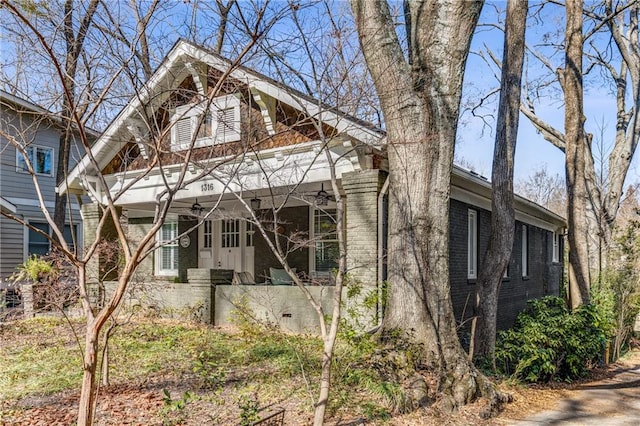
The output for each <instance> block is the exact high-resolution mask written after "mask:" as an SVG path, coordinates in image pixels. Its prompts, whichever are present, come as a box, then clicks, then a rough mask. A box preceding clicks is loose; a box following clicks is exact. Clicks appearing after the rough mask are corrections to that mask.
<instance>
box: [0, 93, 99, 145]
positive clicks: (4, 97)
mask: <svg viewBox="0 0 640 426" xmlns="http://www.w3.org/2000/svg"><path fill="white" fill-rule="evenodd" d="M0 105H3V106H6V107H7V108H9V109H11V110H13V111H15V112H17V113H26V114H34V115H35V114H38V115H42V116H44V117H46V118H47V119H48V120H50V121H51V122H52V123H54V124H55V125H57V126H62V125H63V123H62V119H61V118H60V114H59V113H55V112H51V111H49V110H48V109H45V108H43V107H41V106H40V105H37V104H35V103H33V102H31V101H28V100H26V99H24V98H21V97H19V96H16V95H12V94H11V93H9V92H5V91H4V90H2V89H0ZM85 131H86V132H87V133H88V134H89V135H90V136H92V137H94V138H97V137H98V136H99V135H100V133H99V132H98V131H96V130H93V129H91V128H89V127H86V126H85Z"/></svg>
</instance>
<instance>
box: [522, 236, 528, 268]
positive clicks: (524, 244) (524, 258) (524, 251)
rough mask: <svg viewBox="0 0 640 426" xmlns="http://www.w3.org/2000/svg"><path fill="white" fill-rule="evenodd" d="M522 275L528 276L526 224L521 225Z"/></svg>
mask: <svg viewBox="0 0 640 426" xmlns="http://www.w3.org/2000/svg"><path fill="white" fill-rule="evenodd" d="M522 276H523V277H527V276H529V232H528V229H527V225H522Z"/></svg>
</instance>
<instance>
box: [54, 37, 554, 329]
mask: <svg viewBox="0 0 640 426" xmlns="http://www.w3.org/2000/svg"><path fill="white" fill-rule="evenodd" d="M92 153H93V157H94V158H95V160H96V162H97V164H98V166H99V168H100V170H99V172H100V173H101V174H102V175H103V176H104V180H105V182H106V187H103V186H102V185H101V184H100V180H99V179H97V175H98V171H97V170H96V169H95V167H94V166H93V165H92V163H91V161H90V160H89V159H88V158H87V157H85V158H83V159H82V160H81V161H80V162H79V163H78V165H77V166H76V167H75V168H74V169H73V170H72V171H71V172H70V173H69V176H68V179H67V180H66V182H64V183H63V184H62V185H61V186H60V187H59V191H62V192H65V191H70V192H74V193H82V194H88V195H89V196H90V197H91V198H92V199H93V201H94V203H104V201H105V199H106V198H105V197H107V196H111V197H114V199H115V200H116V201H115V203H116V205H117V206H118V207H119V208H121V209H122V212H123V217H124V218H126V221H127V223H128V227H127V229H128V232H129V238H130V239H131V240H132V242H135V241H136V238H139V236H140V235H141V234H142V233H144V231H145V230H147V229H149V227H150V226H151V224H152V223H153V220H154V219H153V217H154V211H155V208H156V206H157V205H158V203H162V202H163V199H164V197H166V193H167V190H168V188H175V189H176V191H175V195H174V202H173V203H172V204H171V208H170V214H169V216H168V219H167V221H166V223H165V224H164V225H163V227H162V229H161V231H160V232H159V233H158V234H157V236H156V242H157V245H158V248H157V249H156V250H155V252H154V255H153V256H151V257H149V258H147V259H146V260H145V262H144V264H143V265H141V267H140V269H139V272H140V275H141V276H144V277H145V282H146V284H147V285H146V286H145V294H146V296H149V295H150V294H153V295H154V297H155V299H153V300H154V301H155V302H153V303H156V302H158V301H159V302H161V303H160V304H161V305H162V306H171V307H172V309H173V308H179V307H184V306H192V305H194V304H196V303H197V302H198V301H199V302H201V303H202V304H203V305H202V306H204V308H203V309H204V314H203V316H204V320H205V321H208V322H213V323H216V324H222V323H225V322H227V321H228V320H229V318H228V316H229V313H230V311H231V310H232V309H233V302H234V300H236V299H237V298H238V297H240V296H241V295H246V296H248V297H249V304H250V306H251V308H252V309H253V310H254V312H256V314H257V315H258V317H259V318H264V319H268V320H271V321H274V322H277V323H279V324H281V325H282V326H284V327H285V328H288V329H290V330H293V331H304V330H310V329H317V324H316V323H315V319H314V313H313V312H311V311H312V310H311V308H310V307H309V305H308V304H307V302H306V301H305V300H304V298H303V297H302V294H301V292H300V291H299V289H297V288H295V287H291V286H286V285H277V284H287V283H288V282H287V281H288V280H287V277H286V276H284V277H283V276H282V275H281V273H280V272H281V271H278V270H279V269H280V268H281V265H280V263H279V262H278V260H277V259H276V258H275V256H274V255H273V254H272V252H271V250H270V248H269V244H268V241H267V240H265V238H264V236H263V235H262V234H261V233H260V232H256V229H255V227H254V226H253V225H252V221H251V220H248V218H249V216H250V215H249V210H248V208H251V209H253V210H254V211H255V212H256V216H257V217H260V218H261V220H262V221H264V223H267V224H268V226H267V229H268V230H269V231H270V236H269V235H268V236H267V237H269V238H280V239H281V240H280V241H281V243H282V244H285V245H286V246H287V250H286V251H287V260H288V262H289V264H290V266H291V267H292V268H295V270H296V272H297V273H299V274H300V275H301V276H303V277H304V279H305V280H306V281H307V282H308V283H309V284H310V288H312V289H313V291H314V292H315V293H314V294H317V295H318V297H320V298H324V299H326V301H327V303H328V300H329V298H328V297H329V296H330V294H331V291H332V290H331V274H332V270H333V269H334V268H335V266H336V264H337V263H336V262H337V261H336V253H337V237H336V235H335V214H336V213H335V212H336V211H335V203H334V194H333V191H332V189H331V188H332V186H331V167H330V164H331V163H333V165H334V171H335V176H336V178H337V182H338V187H339V190H340V191H341V195H342V196H343V197H344V198H345V200H346V209H345V210H346V211H345V218H344V219H345V223H346V231H345V239H346V244H347V252H348V253H347V263H348V269H349V274H350V277H352V278H353V279H355V280H357V281H359V282H360V283H361V284H362V285H363V287H364V289H365V290H369V291H376V290H377V289H378V288H379V286H380V284H381V283H382V282H384V280H385V279H386V265H385V261H384V259H385V249H386V232H387V229H386V223H387V217H386V206H387V199H388V196H389V194H388V191H389V185H388V172H389V171H388V166H387V160H386V143H385V133H384V131H383V130H381V129H379V128H376V127H375V126H373V125H371V124H369V123H366V122H363V121H361V120H359V119H357V118H355V117H352V116H350V115H348V114H345V113H343V112H341V111H340V110H339V109H336V108H332V107H329V106H327V105H324V104H323V103H322V102H319V101H318V100H315V99H313V98H311V97H309V96H307V95H305V94H303V93H300V92H298V91H296V90H294V89H292V88H290V87H286V86H284V85H282V84H280V83H278V82H276V81H274V80H272V79H270V78H268V77H266V76H264V75H262V74H260V73H258V72H255V71H253V70H251V69H249V68H247V67H244V66H242V65H239V64H235V63H233V62H230V61H228V60H226V59H224V58H222V57H221V56H219V55H217V54H215V53H213V52H211V51H208V50H207V49H204V48H202V47H200V46H197V45H194V44H192V43H189V42H187V41H184V40H180V41H178V42H177V43H176V44H175V45H174V47H173V48H172V49H171V50H170V52H169V53H168V55H167V57H166V58H165V60H164V61H163V63H162V64H161V65H160V66H159V68H158V69H157V71H156V72H155V73H154V75H153V76H152V77H151V78H150V80H149V81H148V82H147V84H146V85H145V87H144V88H143V90H142V91H141V92H140V93H139V94H138V95H136V96H135V97H134V98H132V99H131V101H130V102H129V103H128V105H127V106H126V107H125V108H124V109H123V110H122V111H121V112H120V113H119V114H118V116H117V117H116V118H115V119H114V121H113V122H112V123H111V124H110V125H109V126H108V127H107V129H106V130H105V131H104V132H103V134H102V135H101V136H100V137H99V138H98V140H97V141H96V143H95V144H94V145H93V150H92ZM328 155H329V156H330V158H331V162H330V161H329V158H328ZM451 183H452V189H451V216H450V235H451V248H450V250H451V252H450V262H451V276H450V279H451V287H452V298H453V302H454V307H455V309H456V312H457V314H458V315H459V318H460V320H461V321H465V320H466V319H468V318H469V317H471V316H473V312H472V311H473V310H472V308H471V306H472V305H473V303H472V301H473V300H474V295H475V279H476V276H477V271H478V267H479V263H480V261H481V257H482V253H483V251H484V250H485V249H486V244H487V240H488V232H489V228H490V215H491V213H490V210H491V185H490V183H489V182H487V180H486V179H484V178H482V177H480V176H478V175H476V174H473V173H472V172H469V171H466V170H463V169H461V168H458V167H455V168H454V172H453V174H452V176H451ZM172 185H174V186H172ZM175 185H177V186H175ZM274 208H275V209H277V210H278V221H277V222H275V223H273V222H272V223H270V224H269V220H270V218H272V217H273V214H272V212H273V209H274ZM83 212H84V218H85V222H84V224H85V232H84V236H85V238H86V239H87V242H90V241H91V238H95V223H96V222H97V219H98V218H99V209H98V208H97V207H96V204H94V205H85V206H83ZM516 220H517V225H516V235H515V237H516V238H515V243H514V250H513V257H512V260H511V263H510V266H509V269H508V271H507V272H506V274H505V277H504V282H503V285H502V288H501V293H500V312H499V322H500V324H501V325H502V326H508V325H510V324H511V323H512V322H513V320H514V318H515V315H516V314H517V312H518V311H519V310H521V309H522V308H523V307H524V306H525V304H526V300H528V299H530V298H535V297H541V296H544V295H547V294H558V292H559V288H560V285H561V277H562V262H561V258H562V256H561V252H562V251H561V250H562V240H561V235H562V233H563V229H564V227H565V222H564V220H563V218H561V217H559V216H557V215H555V214H553V213H552V212H550V211H548V210H546V209H544V208H542V207H541V206H538V205H536V204H534V203H532V202H530V201H528V200H526V199H524V198H521V197H516ZM272 241H275V240H272ZM133 303H141V304H142V303H145V302H144V301H143V300H142V299H140V298H139V297H137V298H136V300H135V301H134V302H133ZM146 303H149V302H146ZM367 315H369V317H368V318H367V320H366V322H369V323H373V322H375V321H377V318H376V315H377V312H370V313H369V314H367Z"/></svg>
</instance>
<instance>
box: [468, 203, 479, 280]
mask: <svg viewBox="0 0 640 426" xmlns="http://www.w3.org/2000/svg"><path fill="white" fill-rule="evenodd" d="M476 278H478V212H477V211H476V210H474V209H467V279H470V280H474V279H476Z"/></svg>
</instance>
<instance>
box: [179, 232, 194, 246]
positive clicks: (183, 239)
mask: <svg viewBox="0 0 640 426" xmlns="http://www.w3.org/2000/svg"><path fill="white" fill-rule="evenodd" d="M180 245H181V246H182V247H183V248H187V247H189V246H190V245H191V238H189V236H188V235H183V236H182V237H180Z"/></svg>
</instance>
